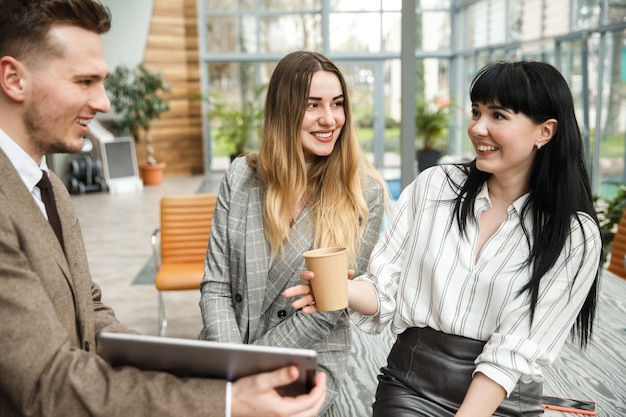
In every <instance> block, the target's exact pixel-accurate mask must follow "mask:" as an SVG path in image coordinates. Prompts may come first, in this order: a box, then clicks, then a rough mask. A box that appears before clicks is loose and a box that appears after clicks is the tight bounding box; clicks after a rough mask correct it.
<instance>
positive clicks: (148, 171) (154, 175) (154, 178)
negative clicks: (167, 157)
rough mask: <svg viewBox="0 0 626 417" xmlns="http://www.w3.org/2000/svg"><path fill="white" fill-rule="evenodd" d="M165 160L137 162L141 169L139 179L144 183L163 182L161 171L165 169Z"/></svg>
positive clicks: (154, 183) (156, 183)
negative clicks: (152, 162) (150, 162)
mask: <svg viewBox="0 0 626 417" xmlns="http://www.w3.org/2000/svg"><path fill="white" fill-rule="evenodd" d="M165 165H166V163H165V162H157V163H156V164H149V163H147V162H143V163H141V164H139V170H140V171H141V179H142V180H143V183H144V185H158V184H161V183H162V182H163V171H165Z"/></svg>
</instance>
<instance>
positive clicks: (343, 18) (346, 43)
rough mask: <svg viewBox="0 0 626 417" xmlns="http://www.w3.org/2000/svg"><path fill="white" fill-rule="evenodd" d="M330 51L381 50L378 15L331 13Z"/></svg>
mask: <svg viewBox="0 0 626 417" xmlns="http://www.w3.org/2000/svg"><path fill="white" fill-rule="evenodd" d="M329 19H330V23H329V25H330V29H329V38H330V39H329V43H330V50H331V51H333V52H378V51H380V50H381V21H380V20H381V19H380V13H331V15H330V18H329Z"/></svg>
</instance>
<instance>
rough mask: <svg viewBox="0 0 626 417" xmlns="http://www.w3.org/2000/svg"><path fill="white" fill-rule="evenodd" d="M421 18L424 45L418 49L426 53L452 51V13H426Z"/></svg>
mask: <svg viewBox="0 0 626 417" xmlns="http://www.w3.org/2000/svg"><path fill="white" fill-rule="evenodd" d="M420 17H421V19H422V21H421V25H422V45H421V48H420V46H419V45H418V49H422V50H424V51H440V50H444V49H450V13H448V12H424V13H422V14H421V15H419V16H418V19H419V18H420Z"/></svg>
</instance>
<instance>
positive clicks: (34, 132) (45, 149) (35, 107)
mask: <svg viewBox="0 0 626 417" xmlns="http://www.w3.org/2000/svg"><path fill="white" fill-rule="evenodd" d="M48 36H49V39H50V42H51V44H52V45H54V46H55V48H56V49H57V50H58V51H60V52H61V53H58V52H57V53H51V55H50V58H49V59H48V60H47V62H45V63H39V64H35V65H32V66H30V67H28V66H26V68H25V82H26V85H28V90H27V93H26V94H25V96H24V103H23V104H24V113H23V115H24V129H25V131H26V135H27V139H26V140H27V142H28V145H27V146H28V148H29V149H28V152H29V154H30V155H31V156H32V157H33V158H34V159H35V160H36V161H38V159H37V157H39V159H40V158H41V156H43V155H45V154H49V153H55V152H78V151H79V150H80V149H81V148H82V146H83V140H82V138H83V137H84V136H85V135H86V134H87V132H88V126H87V125H88V124H89V122H90V121H91V120H92V119H93V118H94V117H95V115H96V114H97V113H98V112H108V111H109V109H110V102H109V99H108V98H107V96H106V92H105V90H104V85H103V81H104V78H105V77H106V74H107V66H106V63H105V60H104V49H103V45H102V41H101V39H100V35H98V34H96V33H94V32H90V31H87V30H84V29H81V28H78V27H75V26H56V27H53V28H52V29H51V30H50V33H49V35H48Z"/></svg>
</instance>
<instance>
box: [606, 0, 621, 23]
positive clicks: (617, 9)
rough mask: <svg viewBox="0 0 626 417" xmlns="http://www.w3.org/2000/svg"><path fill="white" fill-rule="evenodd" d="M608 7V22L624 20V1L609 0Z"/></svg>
mask: <svg viewBox="0 0 626 417" xmlns="http://www.w3.org/2000/svg"><path fill="white" fill-rule="evenodd" d="M608 8H609V10H608V13H607V18H608V22H607V23H608V24H612V23H624V22H626V3H625V2H624V1H609V2H608Z"/></svg>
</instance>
